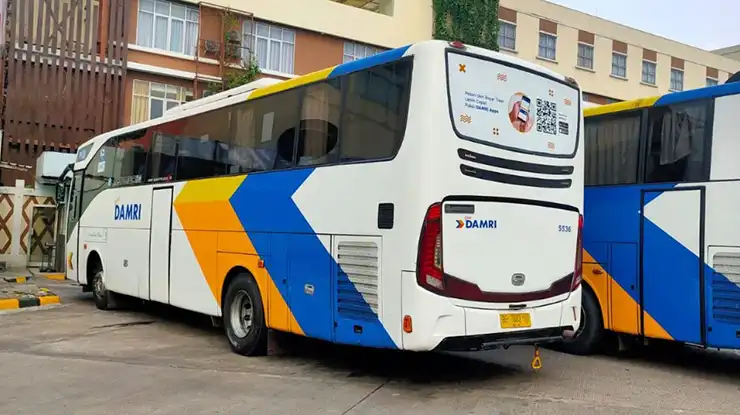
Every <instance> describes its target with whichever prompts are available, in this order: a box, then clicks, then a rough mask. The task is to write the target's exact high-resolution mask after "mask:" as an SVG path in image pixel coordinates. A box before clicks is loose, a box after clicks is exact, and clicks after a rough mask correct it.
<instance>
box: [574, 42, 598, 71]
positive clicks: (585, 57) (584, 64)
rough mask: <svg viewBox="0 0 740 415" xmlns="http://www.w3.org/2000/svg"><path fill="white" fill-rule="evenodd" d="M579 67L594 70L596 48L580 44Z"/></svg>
mask: <svg viewBox="0 0 740 415" xmlns="http://www.w3.org/2000/svg"><path fill="white" fill-rule="evenodd" d="M578 67H579V68H586V69H593V68H594V47H593V46H591V45H587V44H585V43H579V44H578Z"/></svg>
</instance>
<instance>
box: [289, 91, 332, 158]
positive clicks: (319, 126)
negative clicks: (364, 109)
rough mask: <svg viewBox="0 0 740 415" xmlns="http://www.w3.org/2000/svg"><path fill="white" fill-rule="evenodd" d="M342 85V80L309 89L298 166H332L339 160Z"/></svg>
mask: <svg viewBox="0 0 740 415" xmlns="http://www.w3.org/2000/svg"><path fill="white" fill-rule="evenodd" d="M340 84H341V80H340V79H333V80H331V81H326V82H320V83H317V84H314V85H311V86H309V87H307V88H306V91H305V93H304V95H303V100H302V105H301V123H300V127H299V133H298V146H297V148H296V154H297V158H296V160H297V164H298V165H299V166H313V165H320V164H331V163H336V162H337V160H338V159H339V154H338V151H337V150H338V139H339V122H340V118H341V110H342V89H341V86H340Z"/></svg>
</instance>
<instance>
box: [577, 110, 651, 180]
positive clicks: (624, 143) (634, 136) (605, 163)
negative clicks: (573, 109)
mask: <svg viewBox="0 0 740 415" xmlns="http://www.w3.org/2000/svg"><path fill="white" fill-rule="evenodd" d="M640 120H641V112H640V111H630V112H624V113H617V114H607V115H601V116H592V117H587V118H586V119H585V127H586V128H585V131H584V142H585V144H584V146H585V149H586V172H585V175H586V177H585V182H586V185H614V184H632V183H637V169H638V162H639V155H640Z"/></svg>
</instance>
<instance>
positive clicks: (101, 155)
mask: <svg viewBox="0 0 740 415" xmlns="http://www.w3.org/2000/svg"><path fill="white" fill-rule="evenodd" d="M117 150H118V149H117V147H116V141H115V140H114V139H111V140H108V142H107V143H105V144H104V145H103V146H102V147H100V149H99V150H98V152H97V153H96V154H95V156H93V158H92V159H91V160H90V164H88V166H87V168H86V169H85V176H84V185H83V186H82V197H81V201H82V205H81V207H80V215H81V214H82V213H84V212H85V209H87V206H88V205H90V202H91V201H92V200H93V198H95V196H97V195H98V193H100V192H102V191H103V190H105V189H107V188H109V187H110V186H112V185H113V178H114V176H115V174H116V171H117V169H116V160H117V158H118V157H117ZM78 217H79V215H78Z"/></svg>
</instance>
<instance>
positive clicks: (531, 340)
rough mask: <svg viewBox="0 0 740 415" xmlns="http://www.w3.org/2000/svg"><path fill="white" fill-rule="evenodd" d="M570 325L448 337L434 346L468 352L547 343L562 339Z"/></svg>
mask: <svg viewBox="0 0 740 415" xmlns="http://www.w3.org/2000/svg"><path fill="white" fill-rule="evenodd" d="M569 329H570V327H555V328H549V329H536V330H522V331H517V332H513V333H489V334H483V335H477V336H459V337H447V338H445V339H444V340H442V342H441V343H440V344H439V345H437V347H435V348H434V350H436V351H446V352H467V351H476V350H491V349H498V348H501V347H509V346H516V345H534V344H547V343H553V342H559V341H562V340H563V338H564V332H565V331H566V330H569Z"/></svg>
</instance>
